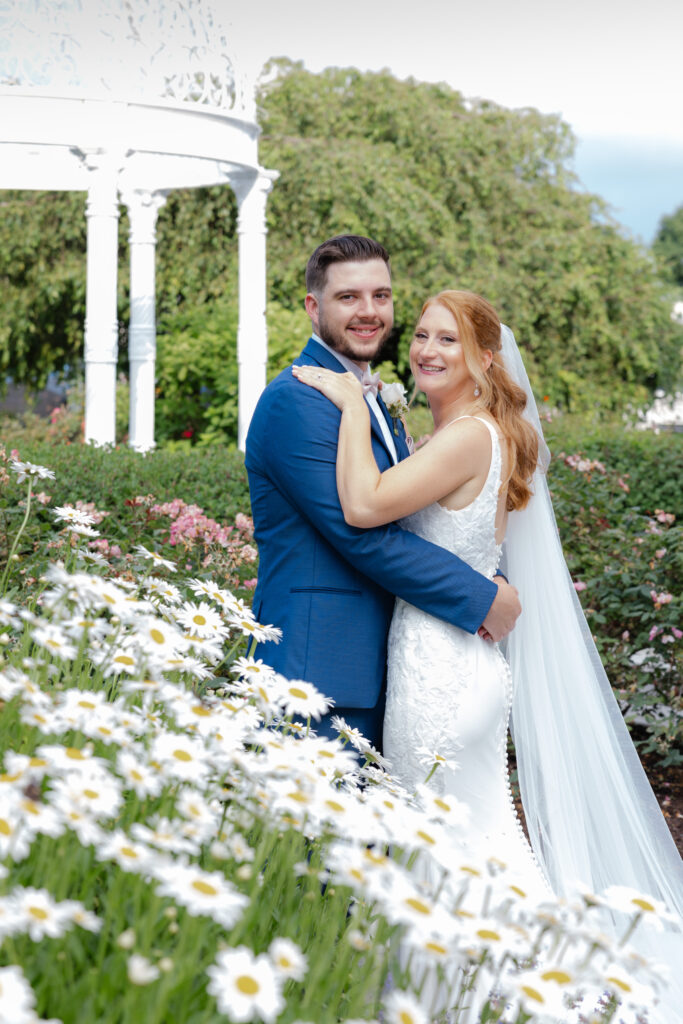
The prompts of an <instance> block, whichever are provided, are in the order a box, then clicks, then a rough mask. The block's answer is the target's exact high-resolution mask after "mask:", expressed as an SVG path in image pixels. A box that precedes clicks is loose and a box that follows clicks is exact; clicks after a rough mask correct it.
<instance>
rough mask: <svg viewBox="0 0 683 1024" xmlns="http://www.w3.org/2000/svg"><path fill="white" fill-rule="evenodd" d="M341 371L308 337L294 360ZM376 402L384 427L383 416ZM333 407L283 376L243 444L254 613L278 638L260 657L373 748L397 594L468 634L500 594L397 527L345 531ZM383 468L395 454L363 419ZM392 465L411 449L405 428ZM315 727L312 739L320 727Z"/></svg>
mask: <svg viewBox="0 0 683 1024" xmlns="http://www.w3.org/2000/svg"><path fill="white" fill-rule="evenodd" d="M296 362H297V363H298V364H308V365H311V364H312V365H318V366H324V367H327V368H328V369H330V370H335V371H337V372H340V373H341V372H343V370H344V368H343V366H342V365H341V363H339V362H338V360H337V359H335V357H334V356H333V355H332V354H331V353H330V352H328V351H327V349H325V348H323V346H322V345H320V344H319V343H318V342H316V341H315V340H314V339H313V338H311V339H310V340H309V342H308V344H307V346H306V348H305V349H304V351H303V352H302V353H301V355H300V356H299V358H298V359H297V360H296ZM379 405H380V408H381V409H382V411H383V413H384V414H385V415H386V417H387V420H388V423H389V424H390V426H391V427H392V429H393V423H392V420H391V419H390V417H389V414H388V413H387V411H386V408H385V407H384V404H383V403H382V401H381V398H379ZM340 415H341V414H340V412H339V410H338V409H337V408H336V406H334V405H333V403H332V402H330V401H329V400H328V399H327V398H325V397H324V396H323V395H322V394H320V392H318V391H316V390H315V389H314V388H309V387H307V386H306V385H305V384H302V383H300V382H299V381H297V380H295V378H294V377H293V376H292V372H291V369H289V368H288V369H286V370H284V371H283V372H282V373H281V374H280V375H279V376H278V377H277V378H276V379H275V380H274V381H273V382H272V383H271V384H270V385H269V386H268V387H267V388H266V390H265V391H264V392H263V394H262V395H261V398H260V400H259V403H258V405H257V407H256V411H255V413H254V416H253V419H252V421H251V426H250V428H249V434H248V436H247V446H246V449H247V450H246V466H247V471H248V474H249V487H250V491H251V505H252V514H253V517H254V526H255V536H256V542H257V544H258V549H259V556H260V561H259V574H258V584H257V587H256V592H255V594H254V613H255V615H256V617H257V619H258V620H259V621H260V622H263V623H272V624H273V625H276V626H279V627H280V628H281V629H282V631H283V637H282V641H281V643H280V644H278V645H275V644H273V643H268V644H263V645H261V646H259V648H258V649H257V653H258V656H259V657H261V658H263V660H264V661H265V662H266V664H268V665H271V666H272V667H273V668H274V669H276V670H277V671H278V672H281V673H282V674H283V675H285V676H287V677H288V678H290V679H305V680H308V681H309V682H311V683H314V684H315V686H317V687H318V689H319V690H321V691H322V692H323V693H324V694H325V695H326V696H328V697H333V698H334V700H335V704H336V707H335V709H334V713H336V714H341V715H343V716H344V718H346V720H347V722H349V724H350V725H355V726H357V727H358V728H360V729H361V730H362V731H363V732H364V734H365V735H366V736H367V737H368V738H369V739H370V740H371V741H372V742H373V743H375V744H377V745H379V744H381V737H382V718H383V711H384V688H385V673H386V653H387V652H386V644H387V634H388V631H389V624H390V622H391V615H392V611H393V607H394V595H395V594H398V595H399V597H402V598H403V599H404V600H405V601H408V602H409V603H410V604H413V605H416V606H417V607H418V608H422V609H423V610H424V611H427V612H429V613H430V614H432V615H434V616H436V617H438V618H441V619H445V620H446V621H447V622H452V623H454V624H455V625H457V626H460V627H462V629H465V630H467V631H468V632H470V633H474V632H476V630H477V629H478V628H479V626H480V625H481V623H482V621H483V620H484V618H485V617H486V614H487V612H488V610H489V608H490V606H491V604H492V602H493V599H494V597H495V595H496V592H497V588H496V585H495V584H494V583H492V582H491V581H490V580H487V579H485V578H484V577H483V576H481V575H480V574H479V573H477V572H475V571H474V570H473V569H471V568H470V567H469V566H468V565H466V564H465V563H464V562H462V561H461V560H460V559H459V558H457V557H456V556H455V555H452V554H450V553H449V552H447V551H445V550H444V549H443V548H440V547H437V546H436V545H434V544H430V543H429V542H428V541H425V540H423V539H422V538H420V537H418V536H416V535H415V534H412V533H409V532H408V531H406V530H402V529H401V527H400V526H398V525H397V524H395V523H389V524H387V525H386V526H379V527H375V528H373V529H369V530H363V529H358V528H356V527H354V526H349V525H348V524H347V523H346V522H345V521H344V516H343V513H342V510H341V507H340V504H339V497H338V494H337V483H336V457H337V441H338V434H339V420H340ZM370 422H371V424H372V447H373V452H374V455H375V459H376V460H377V465H378V466H379V468H380V470H385V469H388V468H389V467H390V466H391V465H392V464H393V461H392V458H391V455H390V453H389V451H388V450H387V448H386V443H385V440H384V438H383V436H382V432H381V430H380V428H379V425H378V423H377V421H376V419H375V416H374V415H373V414H372V412H371V414H370ZM395 442H396V450H397V454H398V457H399V459H401V458H404V457H405V456H406V455H407V454H408V448H407V446H406V442H405V435H404V432H403V428H402V427H401V426H399V429H398V435H397V436H396V435H395ZM328 729H329V723H326V722H325V721H323V723H322V724H321V727H320V728H319V730H318V731H319V732H323V733H324V732H327V731H328Z"/></svg>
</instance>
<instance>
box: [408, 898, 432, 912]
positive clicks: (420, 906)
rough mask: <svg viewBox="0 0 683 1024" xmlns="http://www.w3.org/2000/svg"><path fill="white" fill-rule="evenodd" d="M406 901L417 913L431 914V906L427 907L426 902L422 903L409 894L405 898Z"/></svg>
mask: <svg viewBox="0 0 683 1024" xmlns="http://www.w3.org/2000/svg"><path fill="white" fill-rule="evenodd" d="M406 903H407V904H408V906H409V907H411V908H412V909H413V910H417V912H418V914H431V912H432V911H431V907H429V906H428V905H427V904H426V903H423V902H422V900H418V899H417V898H416V897H415V896H410V897H409V898H408V899H407V900H406Z"/></svg>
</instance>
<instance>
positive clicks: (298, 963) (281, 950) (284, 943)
mask: <svg viewBox="0 0 683 1024" xmlns="http://www.w3.org/2000/svg"><path fill="white" fill-rule="evenodd" d="M268 953H269V954H270V958H271V960H272V961H273V966H274V967H275V970H276V971H277V972H278V974H279V975H280V976H281V977H282V978H285V979H287V980H289V979H290V978H293V979H294V981H303V980H304V977H305V975H306V968H307V967H308V960H307V959H306V957H305V956H304V954H303V953H302V952H301V950H300V949H299V947H298V946H297V944H296V942H292V940H291V939H273V941H272V942H271V944H270V946H269V947H268Z"/></svg>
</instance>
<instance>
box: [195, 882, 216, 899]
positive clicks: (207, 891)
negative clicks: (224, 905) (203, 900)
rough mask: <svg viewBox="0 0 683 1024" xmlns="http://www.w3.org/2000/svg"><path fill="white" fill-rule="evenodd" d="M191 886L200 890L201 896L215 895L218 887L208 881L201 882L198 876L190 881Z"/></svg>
mask: <svg viewBox="0 0 683 1024" xmlns="http://www.w3.org/2000/svg"><path fill="white" fill-rule="evenodd" d="M192 888H193V889H196V890H197V892H200V893H201V894H202V896H217V895H218V889H217V888H216V887H215V885H211V884H210V883H209V882H203V881H202V880H201V879H200V878H197V879H195V881H194V882H193V883H192Z"/></svg>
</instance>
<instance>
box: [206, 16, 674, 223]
mask: <svg viewBox="0 0 683 1024" xmlns="http://www.w3.org/2000/svg"><path fill="white" fill-rule="evenodd" d="M216 6H217V7H219V8H221V9H222V12H225V17H226V20H228V21H229V22H231V23H232V25H233V28H234V31H235V32H236V36H237V37H239V38H240V40H241V41H240V45H239V49H238V52H239V53H240V54H245V53H246V54H248V59H249V60H250V62H251V63H252V64H253V65H254V66H260V64H262V63H263V61H265V60H266V59H267V58H268V57H274V56H287V57H290V58H291V59H292V60H302V61H303V62H304V66H305V67H306V68H308V69H309V70H310V71H320V70H322V69H323V68H325V67H330V66H337V67H348V66H353V67H357V68H360V69H361V70H380V69H381V68H389V70H390V71H392V72H393V74H395V75H396V76H397V77H398V78H408V77H413V78H416V79H418V80H419V81H428V82H438V81H443V82H447V83H448V84H449V85H450V86H452V87H453V88H455V89H457V90H459V91H460V92H461V93H462V94H463V95H464V96H466V97H475V96H479V97H484V98H486V99H490V100H493V101H495V102H496V103H499V104H501V105H502V106H505V107H527V106H530V107H536V108H537V109H538V110H541V111H543V112H544V113H558V114H560V115H561V116H562V118H563V119H564V120H565V121H567V122H568V123H569V125H570V126H571V128H572V129H573V131H574V133H575V135H576V136H577V153H576V159H575V164H574V166H575V170H576V171H577V173H578V175H579V178H580V179H581V181H582V183H583V185H584V186H585V187H586V189H587V190H588V191H590V192H597V193H598V194H600V195H602V196H603V197H604V198H605V199H606V200H607V201H608V203H610V205H611V207H612V212H613V215H614V216H615V217H616V219H617V220H619V221H620V223H622V224H623V225H624V228H625V230H626V231H627V233H630V234H631V235H633V236H634V237H636V238H638V239H640V240H641V241H644V242H645V243H649V242H651V241H652V238H653V236H654V234H655V231H656V229H657V225H658V223H659V220H660V218H661V216H662V215H665V214H668V213H672V212H673V211H674V210H675V209H676V208H677V207H678V206H680V205H682V204H683V52H682V51H683V0H649V2H643V0H638V2H636V0H618V2H617V0H572V2H571V3H566V2H565V3H557V2H556V0H514V2H512V0H411V2H407V0H343V2H341V0H338V2H337V3H334V2H333V3H325V2H323V0H318V2H317V3H316V2H313V0H288V2H284V0H261V3H260V4H256V5H251V4H236V3H235V2H234V0H216ZM254 11H256V13H257V16H258V30H256V31H255V30H254Z"/></svg>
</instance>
